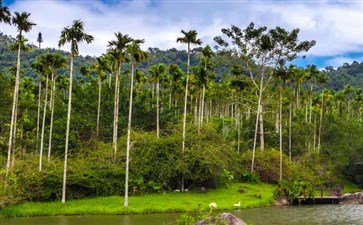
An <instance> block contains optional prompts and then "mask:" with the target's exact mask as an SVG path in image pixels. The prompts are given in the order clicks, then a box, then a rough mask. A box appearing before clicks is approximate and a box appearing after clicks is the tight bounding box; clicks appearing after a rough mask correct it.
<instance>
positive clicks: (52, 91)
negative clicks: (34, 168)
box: [48, 72, 55, 162]
mask: <svg viewBox="0 0 363 225" xmlns="http://www.w3.org/2000/svg"><path fill="white" fill-rule="evenodd" d="M54 103H55V79H54V72H53V73H52V89H51V92H50V128H49V142H48V162H50V155H51V151H52V137H53V118H54Z"/></svg>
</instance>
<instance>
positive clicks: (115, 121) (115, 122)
mask: <svg viewBox="0 0 363 225" xmlns="http://www.w3.org/2000/svg"><path fill="white" fill-rule="evenodd" d="M120 74H121V62H120V64H119V69H118V73H117V74H116V80H115V82H116V83H115V104H114V116H113V142H112V143H113V161H114V162H116V155H117V139H118V135H117V132H118V113H119V102H120V101H119V99H120Z"/></svg>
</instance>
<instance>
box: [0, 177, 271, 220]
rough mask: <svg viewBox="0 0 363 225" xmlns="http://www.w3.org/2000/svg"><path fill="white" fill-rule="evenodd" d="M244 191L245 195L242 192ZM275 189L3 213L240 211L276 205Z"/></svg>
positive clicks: (34, 205) (29, 205) (104, 200)
mask: <svg viewBox="0 0 363 225" xmlns="http://www.w3.org/2000/svg"><path fill="white" fill-rule="evenodd" d="M240 188H243V189H244V193H241V192H240V191H239V189H240ZM273 190H274V186H272V185H268V184H233V185H231V186H230V187H229V188H220V189H216V190H209V191H208V192H207V193H201V192H199V191H195V192H183V193H180V192H171V193H161V194H148V195H143V196H130V198H129V207H128V208H125V207H123V200H124V199H123V197H120V196H112V197H97V198H88V199H80V200H70V201H67V202H66V203H65V204H61V203H60V201H57V202H25V203H22V204H19V205H13V206H9V207H6V208H4V209H2V210H0V216H4V217H21V216H23V217H31V216H54V215H116V214H145V213H170V212H189V211H196V210H198V209H199V210H200V209H201V210H203V209H208V208H209V203H211V202H215V203H216V204H217V210H232V209H236V207H235V206H233V204H235V203H238V202H241V206H240V208H251V207H260V206H268V205H271V204H272V203H273Z"/></svg>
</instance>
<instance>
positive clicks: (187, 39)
mask: <svg viewBox="0 0 363 225" xmlns="http://www.w3.org/2000/svg"><path fill="white" fill-rule="evenodd" d="M181 32H182V34H183V35H184V36H183V37H178V38H177V39H176V42H180V43H184V44H187V53H188V61H187V77H186V82H185V95H184V114H183V142H182V152H184V150H185V133H186V122H187V101H188V80H189V72H190V71H189V68H190V45H192V44H195V45H201V44H202V41H201V40H200V39H197V34H198V33H197V31H195V30H191V31H188V32H186V31H184V30H181ZM181 189H182V191H184V178H183V177H182V187H181Z"/></svg>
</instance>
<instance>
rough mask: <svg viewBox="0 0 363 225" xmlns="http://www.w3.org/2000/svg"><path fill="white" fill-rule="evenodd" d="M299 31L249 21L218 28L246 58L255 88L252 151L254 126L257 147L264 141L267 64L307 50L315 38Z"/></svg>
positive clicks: (224, 44)
mask: <svg viewBox="0 0 363 225" xmlns="http://www.w3.org/2000/svg"><path fill="white" fill-rule="evenodd" d="M299 32H300V30H299V29H294V30H292V31H291V32H289V31H286V30H285V29H283V28H281V27H276V28H274V29H270V30H267V27H258V28H255V25H254V23H250V24H249V25H248V26H247V27H246V28H245V29H243V30H242V29H241V28H239V27H237V26H234V25H232V26H231V28H223V29H222V33H223V34H225V35H226V36H227V37H228V38H229V39H231V41H232V44H233V45H234V46H235V47H236V49H235V53H236V54H237V55H239V56H240V57H241V58H242V59H243V60H244V61H245V62H246V68H245V69H246V71H248V73H249V75H250V77H251V79H252V81H253V84H254V85H255V87H256V88H257V89H258V91H259V93H258V104H257V116H256V126H255V136H254V144H253V152H255V151H256V142H257V133H258V127H259V128H260V131H259V132H260V148H261V150H263V149H264V145H265V141H264V135H265V134H264V123H263V122H264V119H263V114H264V110H263V105H264V104H263V93H264V89H265V88H266V84H268V83H269V81H270V79H271V77H272V76H269V75H270V73H271V70H270V68H272V69H275V68H278V67H282V66H284V65H285V64H286V62H288V61H291V60H293V59H295V58H296V57H297V54H298V53H300V52H305V51H308V50H309V49H310V48H311V47H313V46H314V45H315V41H303V42H300V41H299V40H298V34H299ZM214 40H215V41H216V42H217V43H218V44H219V45H220V46H222V47H225V48H228V47H229V43H228V42H227V41H225V40H224V39H223V38H222V37H221V36H217V37H215V38H214ZM258 79H259V80H258ZM266 79H267V81H266ZM257 82H260V83H259V84H258V83H257ZM254 155H255V154H253V157H252V164H251V172H253V168H254Z"/></svg>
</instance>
